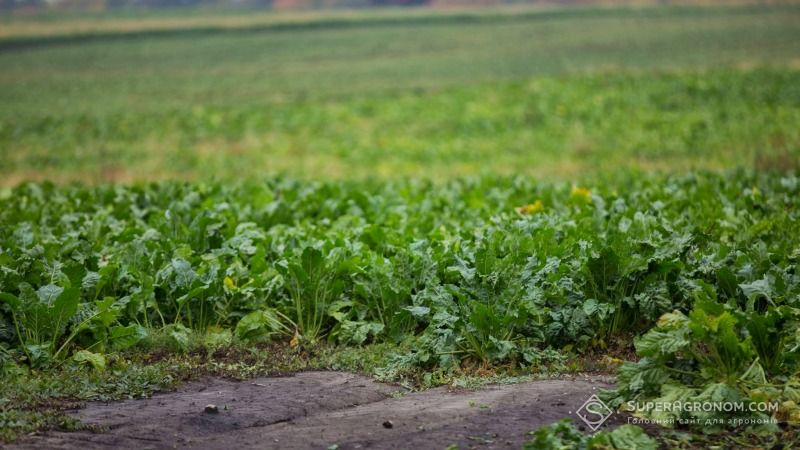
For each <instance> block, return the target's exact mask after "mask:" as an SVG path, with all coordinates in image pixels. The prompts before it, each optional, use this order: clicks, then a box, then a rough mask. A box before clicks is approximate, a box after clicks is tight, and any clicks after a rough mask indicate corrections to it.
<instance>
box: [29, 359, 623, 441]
mask: <svg viewBox="0 0 800 450" xmlns="http://www.w3.org/2000/svg"><path fill="white" fill-rule="evenodd" d="M607 386H608V385H607V384H605V383H603V382H601V381H597V380H590V379H586V378H583V379H575V380H545V381H530V382H525V383H520V384H513V385H492V386H485V387H482V388H480V389H479V390H455V391H453V390H449V389H447V388H436V389H431V390H427V391H424V392H412V393H408V394H405V395H402V393H403V389H402V388H401V387H399V386H395V385H389V384H382V383H377V382H375V381H372V380H371V379H369V378H366V377H363V376H359V375H354V374H349V373H340V372H305V373H298V374H295V375H292V376H287V377H269V378H258V379H253V380H247V381H241V382H235V381H228V380H219V379H212V380H206V381H203V382H197V383H191V384H188V385H185V386H183V387H181V388H180V389H179V390H177V391H176V392H171V393H164V394H158V395H155V396H153V397H152V398H151V399H148V400H127V401H122V402H113V403H89V404H87V405H86V407H85V408H83V409H80V410H77V411H74V412H73V414H74V416H75V417H77V418H79V419H81V421H83V422H84V423H87V424H94V425H100V426H103V427H107V430H106V431H104V432H90V431H78V432H49V433H46V434H44V435H41V436H30V437H28V438H26V439H23V440H22V441H20V442H19V443H18V445H16V446H15V447H16V448H70V449H72V448H81V449H94V448H114V449H148V448H152V449H162V448H201V449H222V448H229V449H233V448H236V449H242V448H244V449H271V448H275V449H326V448H328V447H329V446H331V445H333V444H337V445H338V446H339V447H338V448H340V449H358V448H379V449H389V448H398V449H401V448H402V449H415V450H420V449H444V448H446V447H447V446H448V445H451V444H457V445H458V446H459V448H462V449H463V448H480V449H491V448H518V447H519V446H520V445H521V444H522V443H523V442H525V441H526V440H527V436H526V433H527V432H528V431H530V430H532V429H535V428H537V427H539V426H542V425H546V424H549V423H552V422H554V421H556V420H559V419H561V418H564V417H572V418H573V419H575V418H576V417H575V415H574V414H572V412H573V411H575V410H576V409H577V408H579V407H580V406H581V405H582V404H583V402H584V401H585V400H586V399H587V398H588V397H589V396H590V395H591V394H592V393H593V392H596V391H595V390H594V389H600V388H603V387H607ZM208 404H214V405H217V407H218V409H219V412H217V413H208V412H205V411H204V408H205V406H206V405H208ZM616 420H619V419H616ZM614 422H615V418H612V419H611V420H610V421H609V422H607V423H614Z"/></svg>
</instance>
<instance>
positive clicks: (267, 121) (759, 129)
mask: <svg viewBox="0 0 800 450" xmlns="http://www.w3.org/2000/svg"><path fill="white" fill-rule="evenodd" d="M471 14H473V15H474V16H475V17H476V18H477V19H469V16H463V15H457V14H454V13H446V14H444V15H441V13H431V12H419V11H412V12H410V13H398V12H392V13H384V16H385V17H384V16H381V17H383V18H381V17H378V18H375V19H374V20H376V21H377V23H378V24H381V26H369V25H370V21H369V20H368V19H365V18H363V17H366V16H363V17H362V16H358V17H359V18H358V19H357V20H355V19H352V20H351V19H348V20H345V19H335V20H334V19H326V20H325V21H322V20H321V19H313V20H318V22H313V20H312V19H308V20H310V21H311V22H313V23H317V25H315V26H313V27H310V26H300V25H291V26H286V27H284V28H282V29H281V30H276V29H270V28H264V29H260V28H259V29H252V28H245V29H239V30H238V31H228V32H221V31H212V30H208V29H205V28H202V27H201V28H198V29H195V31H196V32H195V33H191V34H186V33H173V34H169V33H161V34H158V33H156V34H148V33H147V32H145V33H140V34H137V35H135V36H125V37H122V38H115V39H109V38H107V37H106V38H103V39H101V38H89V39H86V40H79V41H74V40H70V39H69V37H68V36H61V37H60V38H58V39H55V40H48V41H45V42H40V43H39V44H36V45H33V46H30V47H25V48H16V49H15V48H10V49H9V48H6V49H5V50H0V66H2V67H3V68H4V69H3V71H2V72H0V83H1V84H2V85H3V86H4V89H3V90H2V91H0V152H2V153H0V170H2V171H3V172H4V173H5V174H6V176H5V177H4V179H3V181H2V182H3V184H6V185H10V184H16V183H18V182H19V181H21V180H24V179H31V178H34V179H51V180H56V181H70V180H84V181H87V180H88V181H95V182H97V181H131V180H150V179H159V178H164V177H179V178H187V179H207V178H210V177H214V178H221V179H229V178H236V177H239V176H241V175H248V176H262V175H265V174H274V173H286V174H289V175H292V176H297V177H352V176H357V177H368V176H376V175H377V176H386V175H401V176H402V175H410V174H415V175H416V174H421V175H425V176H430V177H441V176H452V175H464V174H473V173H478V172H481V171H483V170H486V171H492V172H500V173H509V172H514V173H518V172H523V173H528V174H535V175H543V174H544V175H548V174H557V175H561V176H564V175H572V174H575V173H579V172H582V171H585V170H587V169H588V168H592V167H596V166H597V162H598V161H601V162H602V163H603V164H604V165H605V167H617V166H619V165H622V166H628V167H630V166H633V167H637V168H643V169H646V170H652V169H684V168H686V167H703V168H719V167H725V166H729V165H731V164H740V165H741V164H743V165H752V164H753V161H754V160H755V159H756V155H754V152H755V151H756V149H758V150H759V151H761V152H766V153H768V154H774V153H778V154H784V153H788V154H789V157H790V158H789V159H792V158H793V152H794V151H795V149H796V148H797V142H798V141H797V133H796V131H795V130H794V129H795V128H796V127H794V126H793V125H794V124H795V123H797V119H796V115H797V101H796V98H797V96H796V88H794V86H796V85H797V80H796V79H797V70H796V65H797V61H798V58H800V44H798V43H800V28H798V27H796V26H795V24H796V23H797V22H798V20H800V9H799V8H795V7H788V6H785V7H763V8H754V7H732V8H688V9H687V8H673V9H638V10H626V9H623V10H608V9H596V10H592V9H588V10H585V9H579V10H569V11H567V12H558V11H556V12H548V13H544V12H537V13H525V14H518V15H510V14H494V15H492V14H477V13H471ZM395 16H396V17H395ZM226 17H227V16H226ZM233 17H235V16H233ZM386 17H391V20H389V19H386ZM423 19H424V20H423ZM119 20H121V19H119ZM227 20H232V19H230V17H228V19H227ZM274 20H277V19H274ZM337 20H338V21H339V22H337ZM43 23H44V25H42V23H39V24H38V25H37V26H39V27H45V29H46V27H47V26H48V25H47V23H46V22H43ZM55 23H56V24H58V23H60V22H55ZM112 23H113V21H112ZM276 23H281V22H276ZM286 23H289V24H291V22H286ZM173 31H175V30H173ZM765 65H766V66H769V67H772V69H767V70H760V71H755V72H751V71H750V69H752V68H753V67H758V66H765ZM720 67H722V68H727V69H720ZM742 70H744V72H743V73H741V72H742ZM709 71H710V72H709ZM534 76H536V77H537V78H534V79H532V78H531V77H534ZM542 76H545V78H541V77H542ZM731 90H733V91H735V92H736V93H737V95H736V96H725V95H722V94H723V93H725V92H728V91H731ZM673 91H676V92H677V93H678V95H677V96H676V97H675V98H671V93H672V92H673ZM712 91H713V92H712ZM708 95H711V98H710V99H708V100H710V101H709V102H708V103H707V102H706V100H707V96H708ZM606 117H613V120H611V119H608V120H606V119H604V118H606ZM763 124H769V125H768V126H762V125H763ZM742 126H743V127H742ZM698 145H702V146H703V152H696V151H695V150H696V149H697V146H698ZM776 148H777V150H776ZM787 148H788V150H787Z"/></svg>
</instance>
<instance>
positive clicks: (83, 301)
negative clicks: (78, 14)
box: [0, 171, 800, 396]
mask: <svg viewBox="0 0 800 450" xmlns="http://www.w3.org/2000/svg"><path fill="white" fill-rule="evenodd" d="M592 185H593V186H596V187H595V188H594V189H592V190H591V192H590V191H589V190H588V189H587V188H575V187H571V186H568V185H564V184H551V183H539V182H535V181H533V180H530V179H527V178H523V177H516V178H503V177H483V178H472V179H462V180H455V181H451V182H447V183H442V184H433V183H430V182H423V181H414V180H408V181H404V182H365V181H355V182H329V183H305V182H303V183H301V182H296V181H291V180H286V179H271V180H268V181H265V182H263V183H256V182H241V183H238V184H221V183H208V184H199V183H178V182H164V183H158V184H150V185H141V186H137V185H134V186H130V187H122V186H100V187H80V186H69V187H56V186H54V185H49V184H44V185H39V184H25V185H21V186H19V187H17V188H15V189H14V190H12V191H11V195H9V196H8V197H6V198H5V199H2V200H0V204H1V206H2V208H1V209H0V225H2V226H1V227H0V250H2V251H0V266H2V271H0V291H2V294H1V295H2V297H0V298H2V303H0V318H2V320H0V325H1V326H0V342H2V343H3V345H4V347H3V348H5V350H4V351H3V355H5V356H4V358H7V359H8V358H10V359H17V358H18V356H19V354H24V355H25V356H26V357H27V359H28V363H29V364H32V365H46V364H47V363H48V361H50V360H51V359H52V358H56V359H57V360H60V359H63V358H66V357H68V356H69V354H70V353H71V352H74V351H79V350H82V349H83V350H89V351H91V352H94V353H108V352H115V351H121V350H124V349H126V348H130V347H131V346H134V345H136V344H137V343H138V342H140V341H142V340H143V339H145V338H147V337H148V335H149V334H151V333H155V335H156V337H157V338H160V339H166V340H168V341H169V342H170V345H171V346H172V347H174V348H175V349H182V350H186V349H187V348H188V347H190V346H191V345H192V344H193V339H194V337H195V336H202V335H208V334H209V333H206V331H207V330H213V333H210V334H216V333H220V332H221V330H226V329H227V330H230V331H231V334H230V335H227V334H226V335H224V336H220V339H221V340H222V341H221V342H226V341H229V340H230V339H231V338H232V337H234V336H235V337H236V338H237V339H240V340H245V341H253V340H261V339H267V338H274V339H286V340H288V339H290V338H294V339H293V343H295V344H296V343H300V342H302V341H305V342H313V341H314V340H318V339H320V338H323V337H324V338H326V339H328V340H330V341H332V342H335V343H340V344H347V345H363V344H367V343H373V342H388V343H399V342H404V341H406V340H407V339H409V338H410V339H413V340H415V341H416V343H417V345H416V346H415V348H414V349H413V350H412V351H410V352H407V353H406V354H403V355H398V356H397V360H396V361H395V363H396V365H397V367H401V366H402V367H409V366H419V367H426V368H431V367H434V366H438V367H439V368H442V369H444V370H450V369H453V368H455V367H457V366H459V365H461V364H463V363H467V362H478V363H482V364H504V363H511V364H513V365H523V366H525V365H538V364H540V363H541V361H542V355H543V354H545V353H546V352H547V349H548V348H551V349H556V350H567V351H569V350H577V351H583V350H584V349H587V348H589V347H593V346H603V345H606V344H608V343H610V340H611V339H615V338H616V336H618V335H619V334H620V333H631V332H633V333H644V332H645V331H646V330H647V329H649V328H650V327H652V326H653V325H654V324H656V321H657V320H658V318H659V317H660V316H661V315H662V314H664V313H667V312H668V311H670V310H674V309H676V308H677V309H678V310H679V311H686V312H687V314H684V313H680V312H677V313H669V314H667V315H666V316H664V317H663V318H662V320H661V326H659V327H657V328H656V329H654V330H652V331H650V332H649V333H647V334H644V335H643V336H642V337H641V338H640V339H639V340H637V347H638V349H639V351H640V353H641V355H642V356H643V358H642V359H641V360H640V361H639V362H638V363H635V365H634V366H631V365H630V364H629V365H626V366H624V367H623V369H622V374H621V376H622V377H623V379H626V378H625V377H628V378H627V379H628V380H630V381H629V382H630V383H631V385H632V386H634V387H633V388H632V389H633V391H632V392H636V393H637V395H638V393H640V392H641V395H643V396H647V395H650V396H652V395H658V394H659V392H656V391H657V390H658V388H659V387H660V384H661V383H663V382H666V381H668V380H674V379H675V378H674V377H673V374H671V372H669V370H667V368H666V367H665V364H667V363H666V362H665V360H663V358H667V357H668V355H671V354H675V353H678V354H684V353H682V352H686V351H687V350H693V351H694V353H693V354H691V355H690V356H691V358H693V359H692V361H695V360H696V362H684V361H683V360H681V362H680V364H684V365H688V367H682V366H681V367H678V369H680V370H682V371H686V370H689V371H690V372H691V373H693V374H694V375H695V376H696V380H695V379H692V380H688V381H689V382H691V383H695V381H696V382H697V384H698V385H702V384H703V383H705V382H707V381H708V382H718V383H734V384H735V383H738V381H736V380H738V378H739V377H741V376H742V374H743V373H746V372H748V370H749V372H748V373H749V375H748V376H749V377H756V376H757V375H758V374H759V373H761V372H762V371H763V372H764V373H766V374H767V375H766V376H767V377H769V376H771V374H782V375H785V376H789V375H791V374H790V370H789V369H790V368H791V367H796V364H797V356H796V351H794V352H793V351H788V350H791V349H793V348H796V346H797V345H798V337H797V335H796V334H792V333H791V332H788V331H786V330H793V329H794V328H792V327H791V324H793V323H794V322H795V321H796V320H797V318H796V316H795V311H796V308H797V305H796V298H797V294H798V291H799V290H800V287H798V281H797V278H796V276H795V275H794V272H793V267H794V265H795V264H796V259H797V256H795V254H796V252H797V249H798V248H800V242H799V241H798V237H797V236H796V235H795V234H792V233H786V232H784V231H782V230H787V229H792V228H794V226H795V225H796V223H797V205H798V198H800V196H798V188H800V182H798V180H797V178H796V177H794V176H792V175H789V174H787V175H785V176H769V175H756V174H752V173H747V172H743V171H737V172H730V173H727V174H711V173H698V174H689V175H686V176H670V177H660V178H654V179H648V178H645V177H641V176H638V175H636V174H630V175H627V176H625V177H622V178H620V179H616V180H602V179H598V180H596V181H594V182H593V183H592ZM755 189H757V190H758V192H759V193H760V194H759V195H758V196H756V197H753V196H752V195H749V194H747V193H748V192H750V193H752V192H755ZM576 192H577V194H576ZM576 195H579V196H581V197H582V198H588V199H591V201H588V202H580V203H576V202H575V201H574V199H573V197H575V196H576ZM536 200H539V201H540V202H541V205H542V206H541V207H540V208H539V209H538V210H537V211H536V212H518V210H517V208H518V207H519V205H525V204H532V203H534V202H535V201H536ZM765 222H769V223H771V224H772V225H771V226H769V227H765V226H764V225H763V223H765ZM720 308H722V309H720ZM688 311H691V312H690V313H688ZM742 314H744V316H743V315H742ZM157 330H161V331H157ZM295 340H296V342H295ZM212 341H214V339H212ZM696 342H702V343H704V345H705V347H703V348H698V347H697V346H696V345H695V344H694V343H696ZM209 345H211V346H213V345H216V344H213V342H212V343H211V344H209ZM780 349H784V350H787V351H782V350H780ZM701 350H702V351H701ZM543 352H544V353H543ZM14 355H17V356H14ZM686 355H689V354H688V353H686ZM756 358H758V362H757V364H755V365H753V363H754V360H755V359H756ZM545 359H547V358H545ZM692 364H701V367H700V368H696V367H695V366H692ZM706 366H707V367H708V368H707V369H703V367H706ZM634 368H635V370H634ZM695 369H697V370H695ZM701 369H702V370H701ZM711 369H713V370H711ZM695 372H696V373H695ZM679 381H681V382H683V381H684V380H683V379H680V380H679ZM626 383H627V381H626ZM691 383H690V384H691Z"/></svg>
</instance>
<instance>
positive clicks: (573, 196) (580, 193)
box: [569, 186, 592, 204]
mask: <svg viewBox="0 0 800 450" xmlns="http://www.w3.org/2000/svg"><path fill="white" fill-rule="evenodd" d="M569 199H570V200H572V201H574V202H581V203H587V204H588V203H592V191H590V190H589V189H587V188H585V187H578V186H572V191H571V192H570V193H569Z"/></svg>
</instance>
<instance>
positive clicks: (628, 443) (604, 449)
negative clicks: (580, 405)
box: [523, 419, 659, 450]
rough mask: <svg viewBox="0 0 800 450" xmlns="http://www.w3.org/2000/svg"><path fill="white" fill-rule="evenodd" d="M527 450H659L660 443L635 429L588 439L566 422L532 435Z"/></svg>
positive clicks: (599, 434) (568, 421)
mask: <svg viewBox="0 0 800 450" xmlns="http://www.w3.org/2000/svg"><path fill="white" fill-rule="evenodd" d="M531 435H532V436H533V439H531V440H530V441H529V442H527V443H526V444H525V445H524V446H523V448H524V449H525V450H656V449H657V448H659V445H658V442H657V441H656V440H655V439H653V438H651V437H650V436H648V435H647V434H645V433H644V431H642V429H641V428H639V427H637V426H634V425H622V426H620V427H618V428H615V429H614V430H612V431H603V432H600V433H597V434H595V435H593V436H588V435H586V434H583V433H582V432H580V431H578V429H577V428H575V426H574V425H573V424H572V422H571V421H570V419H564V420H561V421H559V422H556V423H554V424H552V425H549V426H547V427H542V428H540V429H538V430H536V431H534V432H532V433H531Z"/></svg>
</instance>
